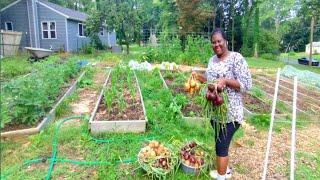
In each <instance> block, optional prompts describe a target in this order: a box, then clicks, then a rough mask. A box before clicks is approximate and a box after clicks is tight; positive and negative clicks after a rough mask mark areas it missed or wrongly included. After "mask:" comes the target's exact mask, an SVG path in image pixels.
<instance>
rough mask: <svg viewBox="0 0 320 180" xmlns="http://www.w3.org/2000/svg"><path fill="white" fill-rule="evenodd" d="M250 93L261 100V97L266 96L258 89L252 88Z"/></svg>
mask: <svg viewBox="0 0 320 180" xmlns="http://www.w3.org/2000/svg"><path fill="white" fill-rule="evenodd" d="M250 93H251V94H252V95H253V96H254V97H256V98H260V97H262V96H263V95H264V92H263V91H262V90H261V89H260V88H258V87H254V88H252V90H251V91H250Z"/></svg>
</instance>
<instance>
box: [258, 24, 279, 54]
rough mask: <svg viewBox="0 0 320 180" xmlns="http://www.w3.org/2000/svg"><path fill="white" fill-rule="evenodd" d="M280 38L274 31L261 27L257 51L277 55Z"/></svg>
mask: <svg viewBox="0 0 320 180" xmlns="http://www.w3.org/2000/svg"><path fill="white" fill-rule="evenodd" d="M280 40H281V38H280V36H279V35H278V34H277V33H276V32H275V31H271V30H265V29H262V30H261V33H260V36H259V44H258V47H259V51H258V53H259V54H273V55H279V54H280V51H279V49H280ZM252 52H253V51H252Z"/></svg>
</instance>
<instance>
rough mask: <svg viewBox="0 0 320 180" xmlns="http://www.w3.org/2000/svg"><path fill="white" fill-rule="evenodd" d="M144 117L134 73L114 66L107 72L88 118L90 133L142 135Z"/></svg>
mask: <svg viewBox="0 0 320 180" xmlns="http://www.w3.org/2000/svg"><path fill="white" fill-rule="evenodd" d="M145 114H146V111H145V107H144V103H143V98H142V95H141V91H140V87H139V83H138V79H137V77H136V75H135V73H134V72H133V71H131V70H129V69H126V68H124V67H119V66H116V67H115V68H114V69H113V70H111V71H110V72H109V74H108V77H107V79H106V81H105V83H104V85H103V88H102V90H101V93H100V96H99V99H98V101H97V103H96V106H95V108H94V111H93V113H92V115H91V118H90V129H91V133H92V134H97V133H101V132H145V130H146V124H147V117H146V115H145Z"/></svg>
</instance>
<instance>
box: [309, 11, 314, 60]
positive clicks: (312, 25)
mask: <svg viewBox="0 0 320 180" xmlns="http://www.w3.org/2000/svg"><path fill="white" fill-rule="evenodd" d="M310 28H311V31H310V54H309V66H311V65H312V46H313V28H314V17H312V19H311V27H310Z"/></svg>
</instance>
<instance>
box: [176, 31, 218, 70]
mask: <svg viewBox="0 0 320 180" xmlns="http://www.w3.org/2000/svg"><path fill="white" fill-rule="evenodd" d="M212 55H213V53H212V48H211V43H210V42H209V41H208V40H206V39H204V38H203V37H193V36H191V35H190V36H188V37H187V46H186V49H185V51H184V53H183V55H181V56H180V59H181V61H182V62H183V63H184V64H189V65H190V64H193V63H196V64H207V63H208V59H209V58H210V57H211V56H212Z"/></svg>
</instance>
